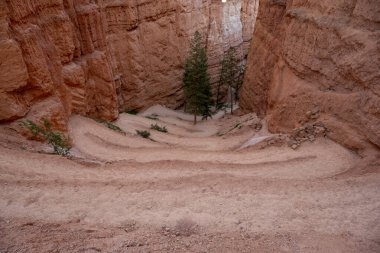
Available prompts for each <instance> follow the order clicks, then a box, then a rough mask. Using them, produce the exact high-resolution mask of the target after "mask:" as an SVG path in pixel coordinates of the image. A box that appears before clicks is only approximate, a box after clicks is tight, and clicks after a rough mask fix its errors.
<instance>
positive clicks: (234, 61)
mask: <svg viewBox="0 0 380 253" xmlns="http://www.w3.org/2000/svg"><path fill="white" fill-rule="evenodd" d="M236 54H237V52H236V49H235V48H233V47H230V48H229V49H228V50H227V51H226V52H225V53H224V56H223V60H222V62H221V66H222V67H221V69H220V78H219V83H218V87H217V94H216V107H217V108H220V107H221V105H222V101H221V100H222V98H223V97H224V96H225V95H226V94H225V92H223V90H229V91H230V104H231V113H232V110H233V104H234V100H235V101H237V99H238V94H239V90H240V87H241V84H242V82H241V81H242V74H243V72H244V68H242V67H241V66H240V64H239V59H238V58H237V56H236Z"/></svg>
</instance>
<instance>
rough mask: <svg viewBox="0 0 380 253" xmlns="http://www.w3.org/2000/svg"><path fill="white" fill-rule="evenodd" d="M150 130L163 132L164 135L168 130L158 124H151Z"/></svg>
mask: <svg viewBox="0 0 380 253" xmlns="http://www.w3.org/2000/svg"><path fill="white" fill-rule="evenodd" d="M150 129H153V130H156V131H159V132H163V133H167V132H168V130H167V129H166V127H160V126H159V125H157V123H156V124H154V125H153V124H151V125H150Z"/></svg>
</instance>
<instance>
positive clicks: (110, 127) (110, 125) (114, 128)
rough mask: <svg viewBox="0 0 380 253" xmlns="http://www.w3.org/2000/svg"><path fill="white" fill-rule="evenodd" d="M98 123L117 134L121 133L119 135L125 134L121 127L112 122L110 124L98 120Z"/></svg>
mask: <svg viewBox="0 0 380 253" xmlns="http://www.w3.org/2000/svg"><path fill="white" fill-rule="evenodd" d="M96 121H97V122H99V123H101V124H103V125H105V126H106V127H108V128H109V129H111V130H113V131H116V132H119V133H122V134H125V132H124V131H123V129H121V128H120V127H118V126H116V125H114V124H112V123H111V122H108V121H105V120H96Z"/></svg>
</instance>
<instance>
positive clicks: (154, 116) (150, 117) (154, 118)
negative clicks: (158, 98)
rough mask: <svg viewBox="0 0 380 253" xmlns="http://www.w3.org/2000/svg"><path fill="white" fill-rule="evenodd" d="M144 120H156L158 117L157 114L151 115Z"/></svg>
mask: <svg viewBox="0 0 380 253" xmlns="http://www.w3.org/2000/svg"><path fill="white" fill-rule="evenodd" d="M145 118H147V119H152V120H158V115H157V114H152V115H148V116H145Z"/></svg>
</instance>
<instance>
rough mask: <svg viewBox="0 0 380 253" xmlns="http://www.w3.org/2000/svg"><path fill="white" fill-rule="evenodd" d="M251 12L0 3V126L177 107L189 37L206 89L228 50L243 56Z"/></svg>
mask: <svg viewBox="0 0 380 253" xmlns="http://www.w3.org/2000/svg"><path fill="white" fill-rule="evenodd" d="M252 6H253V7H254V6H256V7H255V8H256V9H255V8H251V7H252ZM256 11H257V0H228V1H227V3H222V2H221V1H219V0H162V1H161V0H160V1H157V0H136V1H129V0H0V55H1V59H0V98H1V99H0V122H9V121H12V120H16V119H19V118H23V117H26V118H29V119H32V120H34V119H40V118H48V119H50V120H51V121H52V122H53V124H54V125H55V126H57V127H58V128H61V129H64V128H65V122H66V121H67V118H68V116H69V115H71V114H72V113H77V114H82V115H88V116H91V117H95V118H102V119H106V120H112V119H114V118H116V117H117V115H118V112H119V111H124V110H129V109H142V108H144V107H148V106H150V105H153V104H156V103H161V104H164V105H167V106H169V107H171V108H176V107H178V106H180V105H181V104H182V103H183V92H182V75H183V63H184V61H185V57H186V54H187V49H188V45H189V40H190V38H191V36H192V35H193V34H194V32H195V31H197V30H198V31H200V32H201V33H202V35H203V36H204V38H205V43H206V45H207V49H208V55H209V60H210V74H211V76H212V81H213V82H214V83H215V82H216V81H217V79H218V74H219V67H220V66H219V62H220V59H221V57H222V55H223V52H224V51H225V50H227V49H228V47H229V46H234V47H237V48H238V49H239V50H240V52H241V57H242V59H243V58H244V54H246V53H247V43H248V44H249V41H250V39H251V36H252V34H251V35H250V31H251V30H252V27H253V25H254V22H252V20H254V17H253V16H252V15H255V14H256ZM244 43H245V44H244ZM243 45H245V47H243ZM243 48H245V50H243Z"/></svg>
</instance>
